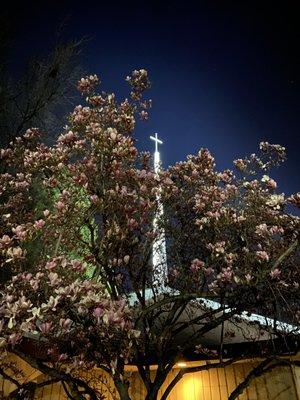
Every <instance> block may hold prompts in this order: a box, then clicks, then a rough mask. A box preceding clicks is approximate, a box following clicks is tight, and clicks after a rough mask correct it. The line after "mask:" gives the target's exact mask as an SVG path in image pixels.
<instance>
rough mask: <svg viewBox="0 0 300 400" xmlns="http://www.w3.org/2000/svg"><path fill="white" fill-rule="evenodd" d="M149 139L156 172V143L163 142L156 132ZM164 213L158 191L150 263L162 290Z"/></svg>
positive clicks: (165, 274) (165, 268)
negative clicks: (154, 236) (152, 144)
mask: <svg viewBox="0 0 300 400" xmlns="http://www.w3.org/2000/svg"><path fill="white" fill-rule="evenodd" d="M150 139H151V140H153V141H154V142H155V152H154V171H155V173H156V174H158V173H159V171H160V153H159V151H158V145H159V144H163V141H162V140H160V139H158V135H157V133H155V136H150ZM163 215H164V209H163V204H162V202H161V196H160V191H159V193H158V195H157V212H156V215H155V217H154V220H153V228H154V231H155V232H157V237H156V239H155V241H154V242H153V247H152V265H153V282H152V283H153V287H154V288H155V289H156V290H159V291H162V290H164V289H165V286H166V284H167V279H168V266H167V251H166V238H165V230H164V228H163V227H162V226H161V223H160V221H161V220H162V218H163Z"/></svg>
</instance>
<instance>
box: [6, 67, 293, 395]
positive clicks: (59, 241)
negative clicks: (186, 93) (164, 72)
mask: <svg viewBox="0 0 300 400" xmlns="http://www.w3.org/2000/svg"><path fill="white" fill-rule="evenodd" d="M126 80H127V81H128V83H129V84H130V86H131V93H130V99H125V100H124V101H122V102H118V101H117V99H116V97H115V95H114V94H108V93H105V92H102V93H101V94H98V93H97V92H96V91H95V87H96V86H97V84H99V79H98V77H97V76H96V75H94V76H88V77H86V78H83V79H81V80H80V81H79V83H78V89H79V90H80V91H81V92H82V94H84V95H85V97H86V102H87V105H86V106H81V105H80V106H77V107H76V108H75V110H74V112H73V113H72V114H71V115H70V116H69V123H68V126H66V127H65V128H64V131H63V133H62V134H61V135H60V136H59V137H58V139H57V142H56V144H55V145H54V146H52V147H48V146H46V145H45V144H43V143H42V141H41V132H40V131H39V130H38V129H36V128H34V129H29V130H27V131H26V132H25V134H24V135H23V136H22V137H17V138H16V139H15V140H14V141H13V142H12V143H11V144H10V146H9V147H8V148H6V149H2V150H1V164H2V171H3V173H2V174H1V176H0V183H1V185H0V188H1V189H0V196H1V221H0V229H1V231H0V257H1V258H0V262H1V270H2V272H3V271H4V272H3V273H2V283H1V285H2V287H1V289H2V290H1V295H0V296H1V297H0V336H1V337H0V346H1V350H2V353H1V368H0V374H2V376H3V378H4V379H6V380H9V381H11V382H12V383H14V384H15V386H16V390H15V391H14V392H13V395H12V396H15V398H17V396H20V398H26V397H27V398H31V397H33V393H34V391H35V390H36V389H37V388H38V387H39V386H45V385H47V384H51V383H53V382H61V383H62V385H63V387H64V389H65V392H66V394H67V396H68V398H70V399H80V400H82V399H93V400H95V399H103V398H105V394H104V393H103V391H102V390H100V389H99V382H98V381H97V379H96V378H95V376H97V375H95V374H96V372H95V374H94V379H92V380H91V379H90V378H85V377H86V376H87V375H86V373H85V372H86V371H87V370H89V371H91V369H92V368H95V371H96V369H99V370H103V371H105V372H106V373H108V374H109V375H110V377H111V380H112V382H113V383H114V386H115V391H116V393H117V394H118V397H119V398H121V399H122V400H130V394H129V393H130V390H129V389H130V379H129V377H128V374H127V372H126V365H127V364H131V365H135V366H136V367H137V369H138V373H139V375H140V378H141V380H142V382H143V384H144V386H145V392H146V397H145V399H147V400H154V399H157V396H158V391H159V390H160V389H161V388H162V385H163V384H164V383H165V382H166V378H167V376H168V374H169V373H170V371H171V369H172V368H173V367H174V366H175V364H176V363H177V362H178V360H179V359H180V358H181V357H183V356H187V355H189V356H194V358H195V356H196V357H198V359H210V360H211V359H212V358H214V359H215V361H214V362H213V363H209V362H208V363H206V364H205V365H201V366H198V367H193V368H192V367H188V366H187V367H186V368H184V369H181V370H179V372H178V374H177V375H176V376H175V378H174V379H173V380H172V381H171V382H170V383H169V385H168V386H164V387H165V389H164V390H165V391H164V393H163V395H162V400H165V399H166V398H167V397H168V395H169V394H170V392H171V390H172V388H173V387H174V386H175V385H176V383H177V382H178V381H179V380H180V379H181V378H182V376H183V375H184V374H187V373H189V372H195V371H199V370H203V369H206V370H207V369H210V368H217V367H224V366H226V365H229V364H232V363H234V362H236V361H237V360H240V359H243V358H249V356H250V355H253V354H255V355H256V356H259V357H260V358H262V360H263V361H262V362H261V364H259V365H258V366H257V367H256V368H255V369H254V370H253V371H251V372H250V373H249V375H248V376H247V378H246V380H245V381H244V382H242V383H241V384H240V385H238V387H237V388H236V389H235V390H234V392H233V393H232V394H231V395H230V399H234V398H236V397H237V396H238V394H239V393H241V392H242V390H243V389H244V388H245V387H246V386H247V385H249V383H250V382H251V380H252V379H253V378H255V377H256V376H259V375H261V374H263V373H265V372H266V371H268V370H270V369H273V368H276V367H277V366H280V365H285V364H287V363H289V362H291V361H289V360H290V358H289V359H288V358H286V357H284V356H285V355H290V354H291V353H293V352H295V351H297V347H296V346H297V342H296V339H297V335H298V334H299V329H298V328H297V325H298V323H299V297H298V294H299V283H298V282H299V246H298V231H299V218H298V217H297V216H295V215H292V214H290V213H289V212H287V209H288V210H290V207H292V206H295V207H298V208H299V206H300V194H299V193H298V194H295V195H292V196H290V197H288V198H286V197H285V196H284V195H283V194H277V193H276V182H275V181H274V180H273V179H272V178H270V177H269V176H268V175H267V171H268V170H269V169H270V168H271V167H272V166H276V165H278V164H280V163H281V162H282V161H284V159H285V151H284V148H282V147H281V146H279V145H271V144H269V143H261V145H260V154H259V155H254V154H253V155H251V156H250V157H249V158H245V159H238V160H236V161H235V162H234V164H235V167H236V171H235V172H233V171H231V170H226V171H223V172H218V171H217V170H216V168H215V163H214V159H213V157H212V155H211V154H210V153H209V151H208V150H206V149H201V150H200V151H199V153H198V154H197V155H195V156H189V157H188V158H187V160H186V161H184V162H180V163H177V164H175V165H174V166H172V167H170V168H169V169H167V170H163V169H162V168H161V170H160V171H159V172H157V173H155V171H154V168H153V166H152V161H151V158H150V156H149V154H148V153H140V152H139V151H138V150H137V148H136V147H135V139H134V136H133V132H134V128H135V124H136V118H137V117H139V118H141V119H142V120H146V119H147V118H148V111H147V110H148V109H149V108H150V106H151V102H150V101H149V100H144V98H143V92H144V91H145V90H146V89H148V88H149V87H150V82H149V79H148V75H147V72H146V71H145V70H140V71H134V72H133V73H132V75H131V76H130V77H127V79H126ZM162 206H163V207H164V213H161V212H159V210H161V207H162ZM154 218H156V223H155V224H154V223H153V221H154ZM163 235H164V236H165V240H166V243H167V261H168V275H167V276H166V281H165V282H160V283H159V284H158V283H157V281H155V282H154V280H153V279H152V277H153V274H155V267H156V266H153V263H152V248H153V244H154V243H155V242H156V243H157V241H161V238H162V236H163ZM253 314H255V315H256V314H257V315H260V316H262V317H261V318H258V317H253ZM251 316H252V318H251ZM279 321H283V322H285V324H282V323H280V322H279ZM238 335H239V340H237V336H238ZM241 336H242V339H241V338H240V337H241ZM235 338H236V340H235ZM235 341H239V342H241V341H244V342H245V341H247V342H248V344H247V346H242V348H241V347H238V350H236V346H235V345H234V344H232V345H230V343H234V342H235ZM249 342H252V343H255V347H253V346H252V347H251V345H250V344H251V343H250V344H249ZM246 348H249V349H251V353H250V354H249V351H248V352H247V351H246ZM254 349H255V352H254ZM12 354H15V355H17V356H18V357H20V358H21V359H23V360H24V361H26V362H27V363H28V364H30V365H31V366H32V367H34V368H35V369H37V370H39V371H40V372H41V373H42V374H44V375H45V376H47V377H48V380H46V381H43V383H34V382H27V383H22V382H24V377H21V378H20V379H18V376H19V375H18V365H17V364H15V363H13V361H12V360H13V359H12V358H11V355H12ZM150 363H154V364H157V369H156V370H155V371H154V372H153V371H152V372H151V373H150V366H149V365H150ZM99 379H100V378H99ZM22 396H23V397H22ZM30 396H31V397H30Z"/></svg>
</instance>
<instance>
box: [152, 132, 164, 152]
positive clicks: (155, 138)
mask: <svg viewBox="0 0 300 400" xmlns="http://www.w3.org/2000/svg"><path fill="white" fill-rule="evenodd" d="M150 139H151V140H154V142H155V151H156V152H158V144H163V141H162V140H160V139H158V137H157V133H155V137H154V136H150Z"/></svg>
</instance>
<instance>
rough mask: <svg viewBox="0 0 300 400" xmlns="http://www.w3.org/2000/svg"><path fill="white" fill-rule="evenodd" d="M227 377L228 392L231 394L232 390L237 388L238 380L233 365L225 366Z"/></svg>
mask: <svg viewBox="0 0 300 400" xmlns="http://www.w3.org/2000/svg"><path fill="white" fill-rule="evenodd" d="M225 377H226V382H227V389H228V393H229V395H230V393H232V391H233V390H234V389H235V388H236V381H235V376H234V370H233V367H232V365H229V366H228V367H226V368H225Z"/></svg>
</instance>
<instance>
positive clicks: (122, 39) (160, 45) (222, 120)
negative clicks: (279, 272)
mask: <svg viewBox="0 0 300 400" xmlns="http://www.w3.org/2000/svg"><path fill="white" fill-rule="evenodd" d="M42 3H43V4H42ZM56 3H57V4H56ZM13 6H14V8H15V7H16V3H15V2H14V4H13ZM4 12H5V13H6V15H7V18H8V19H9V20H10V24H11V26H12V27H13V34H14V41H13V48H12V52H11V54H10V60H9V61H10V62H11V63H12V64H15V70H16V71H18V68H21V67H22V66H23V65H25V63H26V61H27V60H28V59H29V58H30V57H32V56H33V55H35V54H43V53H44V54H47V51H49V50H50V49H51V47H53V44H54V42H55V37H54V36H55V35H54V33H55V31H56V30H57V27H58V26H59V25H60V24H61V22H62V21H65V23H64V30H63V38H64V39H66V40H68V39H75V38H77V39H80V38H82V37H83V36H87V37H89V38H90V40H88V41H87V42H86V44H85V48H84V55H83V60H82V63H83V67H84V69H85V70H86V72H88V73H97V74H98V75H99V77H100V78H101V80H102V82H103V83H102V88H103V90H107V91H110V90H112V91H115V92H116V93H117V94H118V95H120V96H126V94H127V92H126V90H127V85H126V83H125V82H124V78H125V77H126V75H127V74H128V73H129V72H130V71H131V70H133V69H139V68H145V69H147V70H148V72H149V75H150V78H151V81H152V88H151V90H150V91H149V97H151V98H152V99H153V109H152V111H151V114H150V120H149V121H148V122H147V123H144V124H139V125H138V129H137V139H138V147H139V148H140V149H148V150H152V149H153V143H152V142H151V141H149V140H148V137H149V135H150V134H153V133H154V132H158V134H159V136H160V137H161V138H162V139H163V140H164V142H165V144H164V145H163V148H162V149H161V152H162V153H161V155H162V159H163V164H164V166H165V167H167V166H168V165H170V164H173V163H174V162H176V161H180V160H184V158H185V157H186V155H187V154H192V153H195V152H197V151H198V150H199V148H200V147H207V148H209V149H210V150H211V152H212V153H213V154H214V156H215V157H216V161H217V166H218V167H219V168H227V167H231V161H232V159H235V158H238V157H240V156H244V155H247V154H250V153H253V152H255V151H256V150H257V148H258V144H259V142H260V141H262V140H266V141H269V142H271V143H280V144H282V145H284V146H286V148H287V152H288V161H287V162H286V164H285V166H284V167H281V168H280V169H279V170H278V171H276V172H275V173H273V174H272V176H274V177H275V178H276V179H278V182H279V190H281V191H283V192H285V193H290V192H295V191H299V190H300V185H299V183H300V178H299V166H300V162H299V158H298V152H299V144H300V140H299V126H300V72H299V71H300V69H299V66H300V62H299V60H300V55H299V40H300V24H299V20H300V3H299V2H298V1H296V0H294V1H287V0H286V1H282V2H277V5H276V4H275V2H273V1H264V0H263V1H257V2H256V1H250V2H248V1H235V2H234V1H220V2H214V1H207V2H205V1H198V2H197V3H196V2H195V4H193V3H192V2H190V1H171V0H167V1H166V0H164V1H163V0H161V1H156V2H153V1H150V0H149V1H139V2H132V1H131V2H130V1H123V2H121V1H119V2H116V1H107V2H104V1H101V0H99V1H98V2H89V1H81V2H80V3H78V4H76V1H72V2H60V4H58V2H55V1H53V2H47V1H45V2H41V1H39V2H34V1H31V2H30V1H26V2H25V1H24V2H23V5H20V6H18V9H14V10H12V9H8V8H7V9H6V10H4ZM16 73H17V72H16Z"/></svg>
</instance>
